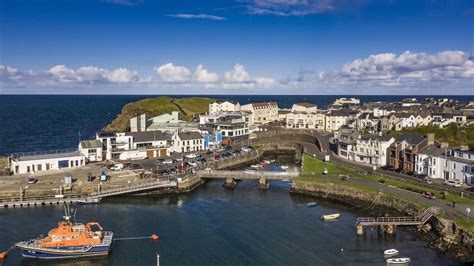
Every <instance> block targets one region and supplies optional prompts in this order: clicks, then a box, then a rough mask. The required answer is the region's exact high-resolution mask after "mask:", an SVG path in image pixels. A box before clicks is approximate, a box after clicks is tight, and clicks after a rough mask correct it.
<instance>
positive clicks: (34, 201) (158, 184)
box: [0, 180, 178, 208]
mask: <svg viewBox="0 0 474 266" xmlns="http://www.w3.org/2000/svg"><path fill="white" fill-rule="evenodd" d="M177 186H178V182H177V181H171V180H170V181H168V180H166V181H155V182H148V183H144V184H140V185H136V186H123V187H120V188H114V189H107V190H100V191H99V192H94V193H91V194H86V195H83V196H82V197H79V196H74V197H64V198H56V197H54V198H51V197H34V198H28V199H23V198H20V199H19V200H15V199H12V200H11V201H2V202H0V208H17V207H35V206H47V205H59V204H63V203H77V202H78V201H79V200H80V199H81V198H92V199H96V198H106V197H112V196H119V195H126V194H135V193H143V192H147V191H152V190H155V189H160V188H176V187H177Z"/></svg>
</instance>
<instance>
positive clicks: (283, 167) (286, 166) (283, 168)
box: [280, 165, 289, 170]
mask: <svg viewBox="0 0 474 266" xmlns="http://www.w3.org/2000/svg"><path fill="white" fill-rule="evenodd" d="M280 168H281V169H282V170H287V169H288V168H289V166H288V165H282V166H280Z"/></svg>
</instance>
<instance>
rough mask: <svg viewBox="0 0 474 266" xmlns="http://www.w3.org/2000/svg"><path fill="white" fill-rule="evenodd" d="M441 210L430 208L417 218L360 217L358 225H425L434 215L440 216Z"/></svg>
mask: <svg viewBox="0 0 474 266" xmlns="http://www.w3.org/2000/svg"><path fill="white" fill-rule="evenodd" d="M440 211H441V210H440V209H439V208H438V207H434V206H432V207H429V208H428V209H426V210H425V211H424V212H422V213H421V214H419V215H417V216H405V217H377V218H374V217H359V218H357V224H362V225H418V224H424V223H426V221H428V220H429V219H430V218H431V217H432V216H433V215H435V214H438V213H439V212H440Z"/></svg>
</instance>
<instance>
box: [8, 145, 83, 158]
mask: <svg viewBox="0 0 474 266" xmlns="http://www.w3.org/2000/svg"><path fill="white" fill-rule="evenodd" d="M74 152H79V150H78V149H77V148H70V149H57V150H47V151H33V152H17V153H12V154H11V155H10V157H11V158H12V159H19V158H22V157H28V156H40V155H51V154H65V153H74Z"/></svg>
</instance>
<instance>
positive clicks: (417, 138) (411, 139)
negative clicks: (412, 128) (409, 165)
mask: <svg viewBox="0 0 474 266" xmlns="http://www.w3.org/2000/svg"><path fill="white" fill-rule="evenodd" d="M424 140H425V138H424V137H423V136H422V135H417V134H405V135H401V136H400V137H398V138H397V142H402V141H406V142H407V143H409V144H412V145H417V144H420V143H421V142H423V141H424Z"/></svg>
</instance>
